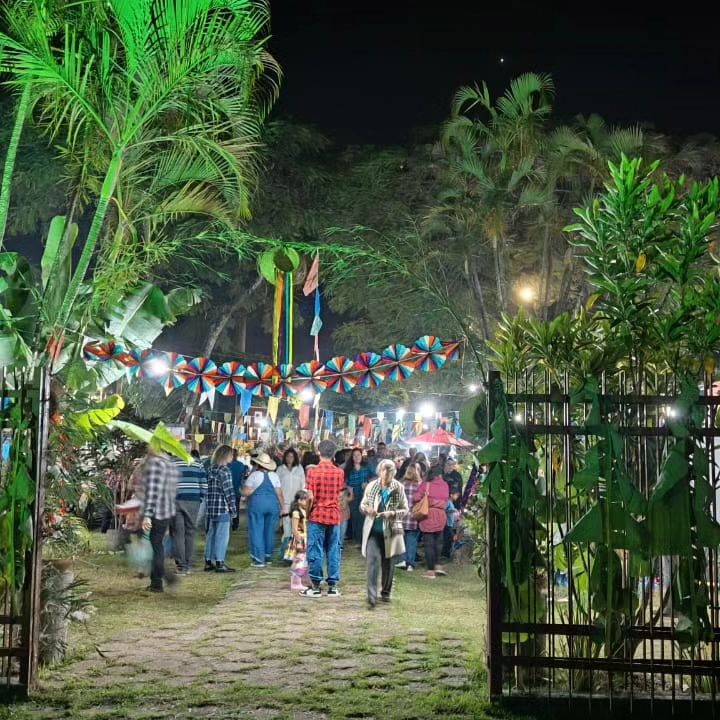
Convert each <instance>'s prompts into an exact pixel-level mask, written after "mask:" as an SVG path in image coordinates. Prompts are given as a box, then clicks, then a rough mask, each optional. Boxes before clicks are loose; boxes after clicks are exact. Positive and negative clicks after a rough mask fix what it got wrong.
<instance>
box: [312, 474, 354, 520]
mask: <svg viewBox="0 0 720 720" xmlns="http://www.w3.org/2000/svg"><path fill="white" fill-rule="evenodd" d="M305 489H306V490H308V491H309V492H311V493H312V495H313V501H312V508H311V509H310V517H309V518H308V520H309V521H310V522H314V523H322V524H323V525H339V524H340V520H341V518H340V493H341V492H343V491H344V489H345V473H344V472H343V471H342V470H341V469H340V468H339V467H335V465H333V464H332V462H330V460H320V464H319V465H315V467H311V468H308V469H307V475H306V477H305Z"/></svg>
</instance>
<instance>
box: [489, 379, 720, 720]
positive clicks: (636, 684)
mask: <svg viewBox="0 0 720 720" xmlns="http://www.w3.org/2000/svg"><path fill="white" fill-rule="evenodd" d="M503 381H504V382H503ZM641 389H642V393H641V394H640V393H637V394H634V393H633V392H626V390H628V388H627V387H626V386H625V381H624V380H620V381H619V382H616V383H614V387H613V392H608V391H607V390H606V388H605V383H604V382H603V383H602V386H601V387H600V392H599V395H598V398H599V405H600V407H601V408H602V415H603V420H604V421H607V422H609V423H610V422H611V423H613V424H614V426H615V427H616V429H617V433H618V435H619V437H620V438H621V442H622V445H623V451H624V453H625V457H626V458H627V462H626V463H625V464H626V467H625V471H626V472H627V476H628V477H629V479H630V481H631V482H632V483H633V485H634V487H635V488H637V489H638V490H639V491H640V493H641V495H642V496H643V497H645V498H648V497H649V495H650V494H651V492H652V490H653V488H654V487H655V486H656V483H657V482H658V478H659V475H660V472H661V469H662V467H663V462H664V459H665V457H666V454H667V451H668V443H669V442H670V441H671V437H670V432H669V428H668V420H669V419H671V418H672V417H673V412H674V410H673V408H674V405H675V403H676V401H677V395H678V388H677V387H676V386H675V384H674V380H673V378H671V377H653V378H651V379H648V381H647V383H645V384H643V385H642V388H641ZM505 393H507V394H505ZM697 406H698V407H701V408H702V409H703V410H704V413H703V415H704V420H703V422H702V424H701V426H700V427H698V428H696V429H695V431H694V435H695V436H696V437H698V440H697V442H698V443H700V445H699V447H702V448H703V453H704V454H705V456H706V458H707V461H708V463H709V478H710V483H711V485H712V488H713V493H714V495H717V494H718V493H720V441H719V440H718V439H719V438H720V397H719V396H717V395H714V394H713V392H712V384H711V382H706V384H705V389H704V390H703V391H702V393H701V396H700V398H699V399H698V400H697ZM498 407H504V408H506V412H507V417H508V419H509V422H510V423H511V426H512V432H514V433H516V434H517V436H518V437H522V438H523V440H524V442H525V445H526V447H528V448H529V449H530V452H531V453H532V454H534V456H535V458H536V459H537V460H538V462H539V466H538V469H537V474H536V479H535V483H536V489H537V497H538V502H537V503H536V504H535V506H534V507H533V509H532V520H531V522H530V523H529V526H530V527H531V532H532V534H533V538H532V541H533V542H534V543H535V547H536V548H537V554H536V555H535V556H534V557H533V559H532V563H531V569H530V573H529V579H530V581H529V582H528V583H527V587H524V586H523V588H522V590H521V595H522V594H523V593H524V594H525V595H526V597H524V596H521V597H520V602H519V603H516V609H515V611H514V615H513V611H512V610H511V608H509V607H508V604H509V603H508V601H507V592H506V584H507V576H504V575H503V567H504V565H503V563H504V562H505V558H504V557H503V553H502V551H501V550H500V548H501V546H503V542H504V541H506V540H508V539H510V538H511V536H512V533H515V532H520V531H519V530H518V528H517V527H515V526H514V525H513V523H514V522H515V521H516V519H515V518H511V522H510V529H509V531H508V534H507V535H503V536H502V537H501V533H504V532H505V527H504V525H503V523H504V521H505V519H506V518H505V517H503V515H502V514H501V513H499V512H498V511H497V509H496V510H489V511H488V521H487V528H488V568H487V573H488V670H489V686H490V694H491V696H492V697H493V698H494V699H500V698H504V699H507V698H515V699H519V700H522V701H523V702H528V701H530V702H531V703H535V702H537V701H538V700H540V699H543V700H550V701H557V703H558V704H560V705H564V706H566V707H570V708H572V709H580V708H583V709H587V710H589V711H593V710H596V711H601V712H605V711H607V710H608V709H611V710H621V712H626V711H635V712H641V711H646V710H650V711H657V712H662V710H669V712H671V713H673V714H674V715H676V716H678V717H685V716H686V713H687V716H689V714H690V713H695V712H698V711H702V710H709V711H710V712H711V713H712V714H713V716H714V715H715V714H717V713H720V702H718V692H720V592H719V585H720V565H719V563H718V560H719V558H718V547H717V546H715V547H703V548H701V549H698V551H697V558H698V562H700V563H703V561H704V565H703V567H704V581H703V583H702V585H701V586H696V587H695V591H696V592H698V593H699V594H703V593H704V596H703V598H702V600H703V602H704V605H705V608H706V612H707V618H708V620H709V627H707V624H706V625H705V626H704V628H703V631H702V633H701V637H698V638H694V639H693V640H691V641H690V642H689V641H688V634H689V629H688V627H687V625H688V623H689V621H690V620H689V619H688V618H686V617H684V616H683V614H682V613H680V612H679V611H678V608H677V607H676V606H675V602H676V600H675V599H674V598H676V597H677V586H678V585H679V580H678V572H679V568H680V558H679V557H677V556H660V557H651V558H650V563H649V565H648V566H647V567H649V571H648V570H647V569H646V570H645V571H644V572H646V573H648V574H645V575H643V574H642V573H641V572H640V571H638V570H637V569H636V568H633V567H631V559H630V558H629V553H627V552H624V551H621V550H614V551H613V553H612V555H613V557H612V558H611V559H610V561H611V562H613V563H615V565H617V567H619V568H621V575H622V586H621V591H622V593H623V595H622V598H623V600H622V602H624V603H625V606H623V608H622V611H623V613H624V614H623V617H624V618H626V621H624V622H618V623H617V627H616V628H613V633H617V637H616V638H615V641H614V642H613V644H612V646H611V644H610V642H609V641H607V640H605V643H606V647H604V645H603V642H604V641H603V632H605V631H606V630H607V625H608V623H609V622H610V621H609V620H608V619H607V618H608V617H609V615H610V614H609V612H608V610H607V609H604V608H603V607H602V606H600V607H593V606H592V602H593V595H592V593H591V592H589V590H588V587H589V586H588V583H589V582H590V577H591V576H592V570H591V568H592V564H593V562H594V560H593V558H594V553H595V552H596V547H595V546H593V545H592V544H590V543H586V544H583V543H574V544H572V547H569V546H570V545H571V543H568V542H567V541H566V540H565V535H566V534H567V533H568V530H569V529H570V527H571V526H572V525H573V524H574V523H575V522H577V518H579V517H582V516H583V515H584V514H585V513H586V512H587V510H588V500H587V497H586V496H581V495H580V494H578V493H577V491H576V490H575V489H574V487H573V480H574V476H575V474H576V472H577V468H578V466H582V462H581V459H582V458H580V459H579V458H578V456H582V455H583V454H585V453H587V452H588V450H589V448H590V447H591V445H592V442H593V441H592V440H590V439H589V435H590V434H591V433H589V432H588V428H587V427H586V425H585V423H584V422H583V421H582V420H581V418H582V416H583V408H582V407H580V408H578V406H577V404H573V403H572V402H571V393H570V387H569V381H568V379H567V378H564V379H560V380H558V379H557V378H550V377H549V376H547V375H546V373H545V372H541V371H534V372H528V373H526V374H522V375H518V376H515V377H512V378H502V377H501V376H500V374H499V373H493V374H492V375H491V382H490V398H489V402H488V409H489V423H488V427H490V425H491V423H492V422H494V420H495V419H496V414H497V408H498ZM718 505H719V503H718V498H717V497H715V496H714V497H713V498H712V508H711V512H712V514H713V515H714V517H715V519H717V518H718ZM563 558H565V560H563ZM515 559H516V558H512V560H513V561H515ZM683 567H684V566H683ZM597 580H598V578H595V579H594V581H595V582H597ZM594 597H595V602H596V604H597V605H600V603H601V593H596V594H595V596H594ZM606 597H612V591H611V590H609V591H608V593H607V595H606ZM598 598H600V599H598ZM701 604H702V603H700V602H699V603H698V607H699V608H700V607H701ZM518 606H519V607H520V610H518V609H517V607H518ZM518 615H520V616H518ZM617 617H619V616H616V617H615V618H614V620H616V619H617ZM695 620H697V618H695ZM603 623H604V625H603ZM610 647H613V648H614V650H613V652H609V651H608V650H607V649H606V648H610ZM641 708H642V710H641Z"/></svg>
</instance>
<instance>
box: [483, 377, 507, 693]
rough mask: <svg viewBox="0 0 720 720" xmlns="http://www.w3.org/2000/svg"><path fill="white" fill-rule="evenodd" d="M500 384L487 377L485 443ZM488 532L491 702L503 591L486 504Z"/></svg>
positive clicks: (497, 678) (498, 682) (497, 686)
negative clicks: (488, 385) (488, 381)
mask: <svg viewBox="0 0 720 720" xmlns="http://www.w3.org/2000/svg"><path fill="white" fill-rule="evenodd" d="M499 382H500V373H498V372H495V371H493V372H491V373H490V387H489V389H488V408H487V414H488V423H487V428H488V430H487V434H488V441H489V440H490V439H491V425H492V423H493V421H494V420H495V408H496V406H497V401H498V398H497V391H496V387H497V384H498V383H499ZM485 512H486V531H487V623H488V624H487V628H488V629H487V638H488V655H487V666H488V689H489V692H490V698H491V699H498V698H500V697H501V696H502V685H503V663H502V618H503V611H502V587H501V584H500V568H499V566H498V558H497V543H496V530H495V512H494V510H492V509H491V508H490V505H489V503H488V505H487V507H486V510H485Z"/></svg>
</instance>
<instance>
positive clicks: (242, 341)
mask: <svg viewBox="0 0 720 720" xmlns="http://www.w3.org/2000/svg"><path fill="white" fill-rule="evenodd" d="M246 346H247V317H246V316H243V317H241V318H240V329H239V330H238V339H237V347H238V352H239V353H240V354H242V353H244V352H245V348H246Z"/></svg>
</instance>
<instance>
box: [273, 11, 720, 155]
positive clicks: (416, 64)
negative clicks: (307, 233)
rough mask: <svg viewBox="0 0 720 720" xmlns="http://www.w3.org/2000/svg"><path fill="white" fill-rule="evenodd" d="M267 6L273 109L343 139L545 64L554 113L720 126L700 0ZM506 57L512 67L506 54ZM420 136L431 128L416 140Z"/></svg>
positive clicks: (391, 139) (415, 121) (373, 137)
mask: <svg viewBox="0 0 720 720" xmlns="http://www.w3.org/2000/svg"><path fill="white" fill-rule="evenodd" d="M664 6H665V5H664V4H661V3H649V2H642V3H641V2H637V1H635V2H633V0H628V2H626V3H624V4H618V5H611V4H608V3H607V2H592V3H578V2H575V3H569V2H555V3H539V2H534V3H531V2H527V3H517V2H503V1H502V0H499V1H496V2H485V1H483V0H464V1H463V0H442V1H439V0H436V1H435V2H430V1H429V0H416V1H415V2H413V1H412V0H384V1H382V2H379V1H377V0H366V1H365V2H358V1H357V0H271V9H272V17H273V39H272V43H271V51H272V53H273V54H274V55H275V57H276V58H277V59H278V60H279V61H280V63H281V65H282V67H283V70H284V73H285V79H284V82H283V87H282V91H281V99H280V102H279V104H278V106H277V112H278V113H279V114H281V115H285V116H288V115H289V116H291V117H292V118H294V119H295V120H297V121H300V122H308V123H311V124H313V125H316V126H317V127H318V128H319V129H320V130H322V131H323V132H325V133H326V134H327V135H329V136H331V137H332V138H334V139H337V140H339V141H341V142H351V143H353V142H354V143H365V142H368V143H377V144H386V143H404V142H408V141H410V140H411V139H412V138H413V137H416V136H417V135H416V134H414V132H413V131H414V130H415V129H417V128H423V127H427V126H432V125H436V124H437V123H439V122H441V121H442V120H443V119H444V118H445V117H446V116H447V114H448V110H449V105H450V98H451V96H452V93H453V91H454V90H455V89H456V88H457V87H458V86H459V85H462V84H467V83H471V82H474V81H482V80H487V81H488V83H489V85H490V89H491V92H492V93H494V94H498V93H499V92H501V91H503V90H504V88H505V87H506V85H507V83H508V82H509V80H510V79H511V78H512V77H514V76H516V75H518V74H520V73H523V72H526V71H529V70H532V71H536V72H549V73H550V74H552V76H553V77H554V80H555V85H556V103H555V107H556V113H557V115H558V116H559V118H560V120H563V121H565V120H569V119H571V118H572V117H573V116H574V115H575V114H577V113H584V114H589V113H591V112H597V113H599V114H601V115H602V116H603V117H605V118H606V119H607V120H608V121H609V122H612V123H630V122H643V123H649V124H651V125H652V126H654V127H655V128H656V129H657V130H659V131H661V132H664V133H667V134H674V135H689V134H694V133H700V132H707V133H712V134H715V135H718V134H720V98H719V97H718V91H719V90H720V82H719V80H720V49H719V48H720V42H718V38H717V29H716V27H715V26H714V25H713V23H711V22H710V14H709V9H710V7H711V5H710V4H709V3H708V4H707V7H703V6H702V5H699V4H698V3H687V4H684V3H673V4H672V9H671V10H670V11H669V12H664V11H663V10H662V8H663V7H664ZM501 58H503V59H504V62H501V60H500V59H501ZM420 136H421V137H422V133H421V135H420Z"/></svg>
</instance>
